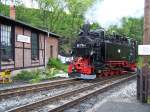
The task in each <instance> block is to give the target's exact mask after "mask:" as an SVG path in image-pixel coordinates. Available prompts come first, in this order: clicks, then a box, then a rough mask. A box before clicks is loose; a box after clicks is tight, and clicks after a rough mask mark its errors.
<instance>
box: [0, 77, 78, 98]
mask: <svg viewBox="0 0 150 112" xmlns="http://www.w3.org/2000/svg"><path fill="white" fill-rule="evenodd" d="M75 82H78V81H77V80H75V79H62V80H56V81H50V82H44V83H39V84H30V85H26V86H21V87H15V88H10V89H4V90H0V100H2V99H7V98H10V97H15V96H21V95H25V94H29V93H33V92H39V91H44V90H49V89H53V88H56V87H63V86H67V85H69V84H74V83H75Z"/></svg>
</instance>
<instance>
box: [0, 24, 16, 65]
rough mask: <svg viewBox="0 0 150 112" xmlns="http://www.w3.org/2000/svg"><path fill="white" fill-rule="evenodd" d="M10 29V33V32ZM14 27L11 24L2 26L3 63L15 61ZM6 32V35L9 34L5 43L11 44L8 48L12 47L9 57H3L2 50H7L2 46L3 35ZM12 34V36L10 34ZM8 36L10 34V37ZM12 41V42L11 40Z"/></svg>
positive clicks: (0, 34)
mask: <svg viewBox="0 0 150 112" xmlns="http://www.w3.org/2000/svg"><path fill="white" fill-rule="evenodd" d="M2 26H5V27H7V28H5V30H6V31H5V30H4V29H2ZM8 27H10V32H9V31H8ZM14 28H15V27H14V26H13V25H10V24H5V23H3V24H0V59H1V61H4V62H5V61H6V62H10V61H14ZM4 31H5V33H6V32H7V39H6V40H5V41H7V42H8V41H9V42H10V43H9V44H10V46H9V45H8V43H7V46H6V47H10V48H11V49H10V52H9V54H10V55H9V56H8V57H7V54H6V55H3V53H2V50H3V49H7V48H5V47H3V46H2V35H3V34H2V33H3V32H4ZM9 33H10V34H9ZM8 34H9V37H8ZM9 39H10V40H9Z"/></svg>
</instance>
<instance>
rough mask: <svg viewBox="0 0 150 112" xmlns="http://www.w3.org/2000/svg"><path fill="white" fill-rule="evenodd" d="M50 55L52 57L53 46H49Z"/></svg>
mask: <svg viewBox="0 0 150 112" xmlns="http://www.w3.org/2000/svg"><path fill="white" fill-rule="evenodd" d="M50 57H51V58H53V46H52V45H51V46H50Z"/></svg>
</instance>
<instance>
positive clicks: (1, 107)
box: [0, 83, 91, 112]
mask: <svg viewBox="0 0 150 112" xmlns="http://www.w3.org/2000/svg"><path fill="white" fill-rule="evenodd" d="M89 84H91V83H84V84H73V85H68V86H67V87H60V88H57V89H56V88H55V89H52V90H49V91H41V92H38V93H32V94H27V95H24V96H17V97H13V98H9V99H7V100H2V101H1V102H0V112H4V111H6V110H8V109H11V108H14V107H16V106H19V105H23V104H28V103H31V102H33V101H37V100H39V99H43V98H45V97H48V96H54V95H59V94H62V93H64V92H68V91H71V90H74V89H78V88H80V87H84V86H87V85H89Z"/></svg>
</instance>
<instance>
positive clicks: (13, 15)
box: [9, 0, 16, 19]
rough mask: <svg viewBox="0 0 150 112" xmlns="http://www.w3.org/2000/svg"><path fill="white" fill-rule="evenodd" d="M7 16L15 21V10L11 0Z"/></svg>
mask: <svg viewBox="0 0 150 112" xmlns="http://www.w3.org/2000/svg"><path fill="white" fill-rule="evenodd" d="M9 16H10V18H12V19H16V10H15V5H14V1H13V0H11V1H10V12H9Z"/></svg>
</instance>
